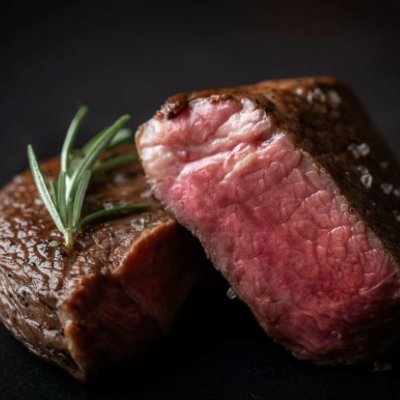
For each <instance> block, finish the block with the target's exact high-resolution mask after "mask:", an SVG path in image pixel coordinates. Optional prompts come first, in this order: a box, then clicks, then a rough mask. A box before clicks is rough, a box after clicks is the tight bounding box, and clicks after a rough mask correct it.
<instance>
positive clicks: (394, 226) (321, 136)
mask: <svg viewBox="0 0 400 400" xmlns="http://www.w3.org/2000/svg"><path fill="white" fill-rule="evenodd" d="M205 97H206V98H209V99H211V100H212V101H217V102H218V101H227V100H231V101H238V102H240V101H241V100H242V99H244V98H247V99H250V100H252V101H254V102H255V103H256V104H257V105H258V106H259V107H260V108H263V109H264V110H265V113H266V115H267V116H268V117H269V118H271V120H272V122H273V123H274V125H275V126H277V127H279V128H281V129H283V130H286V131H289V132H292V133H293V134H294V136H295V140H296V142H297V145H298V146H299V147H300V148H302V149H303V150H304V151H306V152H308V153H309V154H311V155H312V157H313V158H314V160H316V162H318V163H319V164H320V165H321V166H322V167H323V168H325V169H326V170H327V171H328V173H329V174H330V175H331V176H332V177H333V179H334V181H335V182H336V184H337V186H338V187H339V189H340V191H341V192H342V194H343V195H344V196H345V197H346V198H347V199H348V201H349V203H350V205H351V207H352V208H353V209H354V210H355V211H356V212H358V213H359V214H360V216H361V217H362V218H363V219H364V220H365V221H366V222H367V224H368V225H369V226H370V227H371V228H372V229H373V231H374V232H376V234H377V235H378V236H379V237H380V238H381V239H382V241H383V243H384V245H385V246H386V248H387V249H388V250H389V251H390V253H391V254H393V255H394V256H395V258H396V260H397V261H398V262H400V248H399V246H398V245H397V242H398V238H399V237H400V222H398V221H397V220H396V216H397V217H398V218H399V216H400V198H399V197H398V196H396V195H395V194H394V193H393V192H392V193H390V194H386V193H385V192H384V191H383V190H382V185H384V184H385V183H390V184H392V185H393V187H394V188H400V169H399V164H398V161H397V160H396V158H395V157H394V155H393V153H392V152H391V150H390V149H389V148H388V146H387V145H386V143H385V142H384V140H383V138H382V137H381V136H380V135H379V134H378V133H377V131H376V129H375V127H374V125H373V123H372V122H371V120H370V119H369V117H368V115H367V114H366V112H365V111H364V109H363V107H362V105H361V104H360V103H359V101H358V100H357V98H356V97H355V95H354V94H353V92H352V91H351V90H350V89H349V88H348V87H347V86H346V84H344V83H343V82H342V81H340V80H338V79H336V78H333V77H305V78H296V79H284V80H276V81H263V82H260V83H257V84H254V85H245V86H239V87H236V88H225V89H211V90H203V91H200V92H194V93H189V94H180V95H178V96H173V97H171V98H170V99H168V100H167V101H166V102H165V103H164V105H163V106H162V107H161V109H160V111H159V112H157V113H156V115H155V118H174V117H176V116H177V115H178V114H179V112H180V111H182V110H184V109H185V107H186V106H187V105H188V104H189V103H190V102H192V101H195V100H197V99H200V98H205ZM362 143H366V144H367V145H368V146H369V148H370V153H369V154H368V155H366V156H365V157H359V158H355V157H354V156H353V155H352V152H351V151H350V150H349V146H353V145H360V144H362ZM382 163H383V164H382ZM384 164H387V167H386V168H382V167H381V165H384ZM363 168H364V171H365V168H367V169H368V170H369V173H370V175H371V176H372V177H373V182H372V185H371V187H370V188H369V189H368V188H366V187H365V185H364V184H363V183H362V181H361V175H362V170H363Z"/></svg>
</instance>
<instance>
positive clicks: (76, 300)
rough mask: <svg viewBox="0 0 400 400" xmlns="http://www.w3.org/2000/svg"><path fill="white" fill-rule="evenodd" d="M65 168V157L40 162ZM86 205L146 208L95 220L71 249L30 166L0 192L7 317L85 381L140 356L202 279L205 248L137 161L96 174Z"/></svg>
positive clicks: (29, 341)
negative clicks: (168, 209) (153, 191)
mask: <svg viewBox="0 0 400 400" xmlns="http://www.w3.org/2000/svg"><path fill="white" fill-rule="evenodd" d="M42 167H43V170H44V172H45V174H46V175H47V176H48V177H51V176H55V175H57V174H58V168H59V162H58V159H53V160H50V161H48V162H45V163H43V165H42ZM89 190H90V192H89V195H88V197H87V202H86V212H88V211H90V210H98V209H101V208H104V207H107V206H109V205H118V204H124V203H146V204H149V205H151V206H152V208H151V209H150V210H149V211H146V212H143V213H139V214H130V215H126V216H123V217H122V216H121V217H118V218H114V219H113V220H108V221H103V222H101V223H97V224H93V225H91V226H88V227H87V228H86V229H84V231H83V232H82V233H81V234H80V235H79V236H78V238H77V242H76V246H75V249H74V251H73V252H72V253H71V254H67V253H66V252H65V250H64V247H63V238H62V236H61V234H60V233H59V232H58V231H57V230H56V229H55V226H54V224H53V223H52V221H51V219H50V217H49V215H48V213H47V211H46V210H45V208H44V206H43V204H42V203H41V201H40V200H39V199H38V194H37V190H36V187H35V185H34V183H33V181H32V175H31V173H30V172H26V173H24V174H22V175H20V176H17V177H16V178H15V179H14V180H13V181H12V182H11V183H10V184H9V185H8V186H7V187H6V188H5V189H4V190H3V191H2V192H1V193H0V316H1V320H2V322H3V323H4V325H5V326H6V327H7V328H8V329H9V330H10V331H11V332H12V333H13V334H14V336H15V337H17V338H18V339H19V340H21V341H22V342H23V343H24V344H25V345H26V346H27V347H28V348H29V349H30V350H31V351H33V352H34V353H35V354H37V355H39V356H40V357H42V358H44V359H46V360H49V361H52V362H54V363H56V364H58V365H60V366H61V367H63V368H65V369H67V370H68V371H69V372H70V373H71V374H73V375H74V376H75V377H76V378H78V379H81V380H82V379H85V378H86V377H87V376H89V375H91V374H94V373H96V372H98V371H99V370H101V369H103V368H107V367H110V366H113V365H115V364H117V363H119V362H122V361H124V360H127V359H129V358H131V357H134V356H136V355H139V354H140V353H142V352H143V351H144V350H145V349H146V347H147V346H148V345H149V344H150V343H151V342H152V341H153V340H154V339H155V338H156V337H157V336H159V335H160V334H162V333H165V332H166V331H167V330H168V328H169V326H170V323H171V322H172V320H173V318H174V316H175V315H176V313H177V311H178V309H179V308H180V306H181V305H182V303H183V301H184V299H185V297H186V296H187V294H188V292H189V291H190V289H191V287H192V286H193V284H194V283H195V281H196V279H197V277H198V275H199V268H200V264H201V263H202V262H204V256H203V250H202V249H201V247H200V245H198V244H197V241H196V240H194V239H193V238H192V237H191V235H190V233H189V232H187V231H186V230H185V229H184V228H182V227H181V226H180V225H178V224H177V222H176V221H175V220H173V219H172V218H171V217H170V216H168V215H167V214H166V213H165V212H164V211H163V210H162V209H161V208H160V206H159V204H158V203H157V202H156V201H155V200H153V199H152V197H151V196H150V191H149V188H148V187H147V185H146V182H145V179H144V176H143V171H142V169H141V167H140V165H139V163H136V164H133V165H131V166H129V167H124V168H122V169H119V170H117V171H114V172H112V173H108V174H103V175H102V176H98V177H97V179H95V182H94V184H93V185H92V187H91V188H90V189H89Z"/></svg>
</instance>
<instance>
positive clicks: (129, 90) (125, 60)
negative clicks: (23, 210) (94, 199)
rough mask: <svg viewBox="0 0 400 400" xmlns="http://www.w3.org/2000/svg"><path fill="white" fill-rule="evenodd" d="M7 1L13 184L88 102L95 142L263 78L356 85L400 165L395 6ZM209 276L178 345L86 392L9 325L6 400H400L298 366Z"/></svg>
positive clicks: (1, 369)
mask: <svg viewBox="0 0 400 400" xmlns="http://www.w3.org/2000/svg"><path fill="white" fill-rule="evenodd" d="M55 3H56V2H53V4H51V5H50V6H47V5H45V4H44V3H43V2H42V1H38V2H31V3H27V4H24V2H21V1H17V2H12V1H11V2H10V1H8V2H6V5H5V6H3V7H4V8H3V10H2V13H1V15H0V26H1V28H0V32H1V37H0V46H1V47H0V48H1V53H0V54H1V55H0V57H1V61H0V94H1V95H0V121H1V133H0V157H1V159H2V169H1V174H0V180H1V184H5V183H6V182H7V181H9V180H10V178H11V176H12V175H14V174H16V173H19V172H20V171H21V170H22V169H24V168H25V167H26V156H25V147H26V144H27V143H28V142H31V143H33V144H34V145H35V147H36V149H37V151H38V153H39V154H40V157H42V158H44V157H47V156H50V155H53V154H55V153H57V152H58V150H59V147H60V145H61V142H62V138H63V135H64V132H65V127H66V125H67V124H68V121H69V119H70V117H71V116H72V114H73V113H74V111H75V108H76V106H77V105H78V104H80V103H86V104H88V105H89V106H90V107H91V110H92V114H91V115H90V116H89V119H88V121H87V123H86V125H85V131H86V135H85V134H84V135H83V136H86V137H87V136H88V135H89V134H92V133H93V132H94V131H95V130H96V129H98V128H100V127H102V126H103V125H104V124H106V123H108V122H110V121H111V120H112V119H113V118H115V117H117V116H118V115H119V114H122V113H123V112H130V113H131V114H132V117H133V123H132V126H135V125H137V124H138V123H140V122H142V121H144V120H145V119H147V118H148V117H150V116H151V115H152V113H153V112H154V111H155V110H156V109H157V108H158V106H159V104H160V103H161V102H162V101H163V100H164V99H165V98H166V97H167V96H169V95H171V94H173V93H176V92H179V91H191V90H197V89H202V88H207V87H219V86H233V85H238V84H244V83H251V82H257V81H259V80H263V79H271V78H281V77H290V76H301V75H314V74H330V75H336V76H339V77H341V78H343V79H345V80H346V81H348V82H349V83H350V84H351V86H352V87H353V88H354V89H355V91H356V92H357V94H358V95H359V96H360V97H361V99H362V100H363V102H364V104H365V105H366V107H367V109H368V111H369V112H370V113H371V115H372V118H373V119H374V121H375V122H376V124H377V125H378V127H379V128H380V131H381V132H382V133H383V134H384V135H385V137H386V139H387V141H388V142H389V144H390V145H391V146H392V147H393V148H394V150H395V151H396V152H397V154H400V135H397V133H398V131H399V130H400V112H399V109H400V100H399V99H400V96H399V94H398V93H399V89H400V74H399V71H400V51H399V50H400V48H399V47H400V45H399V40H400V8H399V6H398V5H396V4H395V2H393V4H390V3H389V2H379V6H378V5H377V4H376V3H375V4H374V6H373V7H370V8H369V7H368V6H367V5H366V3H365V2H361V1H360V2H353V3H349V2H345V1H338V2H335V3H333V2H328V1H322V2H321V1H320V2H316V1H315V2H310V1H306V2H304V1H302V2H293V3H295V4H297V5H295V4H290V3H289V2H286V1H285V2H279V1H278V2H271V1H259V2H256V1H247V2H235V1H230V2H227V1H221V2H216V1H211V0H210V1H201V2H200V1H198V2H181V3H171V2H161V1H159V2H157V1H150V0H149V1H146V2H141V3H140V4H139V5H133V4H134V3H136V2H133V1H132V2H122V1H118V0H114V1H110V2H107V3H105V4H104V5H100V4H99V2H80V3H77V2H66V1H63V2H58V3H57V4H55ZM225 291H226V285H225V283H224V282H223V281H222V280H221V279H220V278H219V276H218V275H217V273H215V272H213V271H209V274H208V276H206V277H205V279H204V280H203V282H202V284H201V285H200V286H199V287H198V289H197V290H196V291H195V293H194V294H193V296H192V297H191V300H190V301H189V303H188V304H187V305H186V307H185V310H184V311H183V313H182V315H181V318H180V320H179V321H178V323H177V324H176V325H175V326H174V329H173V331H172V333H171V335H170V336H169V337H168V338H167V339H166V340H165V341H163V342H162V343H160V344H159V345H158V346H157V347H156V348H154V350H153V351H152V353H151V354H150V355H149V356H148V357H147V359H146V360H145V361H144V363H143V364H141V365H140V366H138V367H135V366H134V365H132V366H130V367H129V368H127V369H125V370H124V372H120V373H116V374H114V376H112V377H107V379H103V380H100V381H98V382H97V383H94V384H92V385H89V386H88V387H83V386H81V385H80V384H78V383H75V382H74V381H72V379H71V378H69V377H68V376H67V375H66V374H65V373H64V372H62V371H60V370H58V369H56V368H55V367H52V366H50V365H47V364H45V363H43V362H41V361H39V360H37V359H36V358H35V357H34V356H32V355H30V354H29V353H28V352H27V351H26V350H25V349H24V348H23V347H22V346H21V345H20V344H19V343H17V342H16V341H15V340H14V339H13V338H12V337H11V336H10V335H9V334H8V333H7V332H6V331H5V330H4V329H3V328H1V329H0V346H1V347H0V349H1V351H0V398H1V399H3V398H4V399H22V398H25V399H41V400H44V399H74V400H80V399H111V398H112V399H118V398H121V399H210V400H214V399H243V400H247V399H248V400H256V399H260V400H261V399H267V398H268V399H286V398H287V399H292V398H293V399H297V398H302V399H347V398H349V399H350V398H351V399H354V398H359V397H362V398H363V399H398V398H400V383H399V382H400V379H399V378H400V349H394V350H393V351H392V352H391V353H390V354H389V355H388V357H387V358H388V359H389V360H390V361H391V362H392V364H393V369H392V370H391V371H389V372H374V373H371V370H372V365H365V366H359V367H351V368H344V367H341V368H336V369H334V368H318V367H315V366H313V365H311V364H308V363H304V362H299V361H296V360H294V359H293V358H292V357H291V356H290V355H288V354H287V353H286V352H285V351H284V350H282V349H281V348H280V347H278V346H276V345H274V344H273V343H272V342H271V341H270V340H269V339H268V338H266V337H265V335H264V334H263V333H262V331H261V329H260V328H258V326H257V324H256V323H255V322H254V320H253V318H252V317H251V315H250V313H249V312H247V310H246V308H245V306H243V305H241V304H240V303H239V302H238V301H236V300H233V301H230V300H228V299H227V298H226V296H225Z"/></svg>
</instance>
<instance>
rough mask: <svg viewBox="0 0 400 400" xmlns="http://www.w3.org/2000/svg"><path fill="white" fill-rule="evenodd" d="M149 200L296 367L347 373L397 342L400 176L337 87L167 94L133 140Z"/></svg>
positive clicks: (305, 81) (355, 105) (283, 83)
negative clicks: (345, 367)
mask: <svg viewBox="0 0 400 400" xmlns="http://www.w3.org/2000/svg"><path fill="white" fill-rule="evenodd" d="M136 141H137V146H138V149H139V153H140V156H141V160H142V163H143V166H144V169H145V172H146V174H147V176H148V179H149V182H150V184H151V186H152V188H153V190H154V193H155V195H156V197H157V198H158V199H159V200H160V201H161V202H162V204H163V205H164V206H165V207H166V209H167V210H169V211H170V212H171V213H172V214H173V215H174V216H175V217H176V218H177V220H178V221H179V222H180V223H182V224H183V225H184V226H185V227H187V228H188V229H189V230H190V231H191V232H192V233H193V234H194V235H195V236H197V237H198V238H199V239H200V242H201V243H202V245H203V247H204V249H205V250H206V252H207V254H208V256H209V258H210V259H211V260H212V262H213V263H214V265H215V267H216V268H217V269H218V270H219V271H220V272H221V273H222V275H223V276H224V277H225V278H226V279H227V280H228V281H229V283H230V285H231V287H232V290H234V292H236V294H237V295H238V297H239V298H240V299H241V300H243V301H244V302H245V303H246V304H247V305H248V306H249V307H250V309H251V310H252V312H253V313H254V315H255V317H256V318H257V320H258V321H259V323H260V324H261V326H262V327H263V328H264V329H265V331H266V332H267V333H268V334H269V335H270V336H271V337H272V338H273V339H274V340H275V341H277V342H279V343H281V344H283V345H284V346H285V347H286V348H287V349H288V350H289V351H291V352H292V353H293V354H294V355H295V356H297V357H298V358H301V359H309V360H313V361H314V362H316V363H318V364H332V365H334V364H338V363H344V364H349V363H354V362H357V361H360V360H365V359H368V358H370V357H374V356H376V355H377V354H379V353H381V352H382V351H384V350H385V349H386V348H387V347H388V346H389V345H390V344H391V343H393V342H394V341H395V340H396V339H397V338H398V337H399V335H400V279H399V260H400V258H399V256H400V246H398V242H399V239H400V170H399V166H398V163H397V161H396V159H395V158H394V156H393V155H392V154H391V152H390V151H389V149H388V147H387V146H386V145H385V143H384V141H383V140H382V138H381V137H380V136H379V135H378V133H377V132H376V130H375V128H374V127H373V125H372V123H371V121H370V120H369V119H368V117H367V116H366V114H365V112H364V111H363V109H362V107H361V106H360V104H359V102H358V101H357V99H356V98H355V96H354V95H353V93H352V92H351V90H350V89H349V88H348V87H346V85H345V84H343V83H341V82H340V81H338V80H336V79H334V78H329V77H320V78H300V79H292V80H280V81H265V82H261V83H258V84H255V85H249V86H242V87H238V88H231V89H219V90H207V91H202V92H196V93H191V94H180V95H176V96H174V97H172V98H170V99H168V100H167V101H166V103H165V104H164V105H163V106H162V107H161V109H160V110H159V111H158V112H157V113H156V114H155V116H154V117H153V118H152V119H151V120H150V121H148V122H147V123H145V124H144V125H142V126H141V127H140V128H139V131H138V134H137V139H136Z"/></svg>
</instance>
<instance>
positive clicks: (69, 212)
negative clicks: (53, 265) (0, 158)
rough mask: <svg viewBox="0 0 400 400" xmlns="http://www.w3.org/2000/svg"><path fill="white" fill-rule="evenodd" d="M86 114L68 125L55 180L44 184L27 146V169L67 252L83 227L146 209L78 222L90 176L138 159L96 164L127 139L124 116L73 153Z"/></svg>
mask: <svg viewBox="0 0 400 400" xmlns="http://www.w3.org/2000/svg"><path fill="white" fill-rule="evenodd" d="M87 112H88V109H87V107H85V106H83V107H81V108H79V110H78V112H77V113H76V115H75V117H74V118H73V120H72V121H71V124H70V126H69V128H68V131H67V135H66V137H65V140H64V144H63V147H62V151H61V166H60V174H59V176H58V179H57V180H52V181H50V182H49V183H46V180H45V178H44V176H43V173H42V171H41V169H40V166H39V162H38V160H37V157H36V154H35V152H34V150H33V147H32V146H31V145H29V146H28V160H29V165H30V168H31V171H32V175H33V179H34V182H35V184H36V187H37V190H38V192H39V195H40V197H41V199H42V201H43V203H44V205H45V207H46V208H47V211H48V212H49V214H50V216H51V218H52V219H53V221H54V223H55V225H56V227H57V229H58V230H59V231H60V232H61V233H62V234H63V236H64V241H65V246H66V247H67V248H68V249H70V250H71V249H72V248H73V246H74V241H75V238H76V235H77V233H78V232H79V231H80V230H81V229H82V228H83V226H85V225H86V224H88V223H90V222H93V221H94V220H96V219H99V218H105V217H109V216H112V215H116V214H119V213H124V212H139V211H144V210H146V209H148V208H149V206H147V205H145V204H126V205H122V206H116V207H112V208H107V209H104V210H99V211H96V212H94V213H92V214H89V215H86V216H85V217H84V218H81V214H82V207H83V204H84V200H85V196H86V192H87V189H88V186H89V182H90V179H91V177H92V176H93V174H96V173H98V172H104V171H108V170H110V169H112V168H116V167H119V166H121V165H124V164H127V163H129V162H131V161H133V160H135V159H137V155H136V154H135V153H131V154H126V155H121V156H116V157H114V158H111V159H108V160H106V161H99V156H100V155H101V154H102V153H103V152H104V150H106V149H109V148H111V147H114V146H118V145H120V144H122V143H124V142H126V141H127V140H128V139H129V137H130V135H131V132H130V131H129V130H128V129H123V127H124V126H125V124H126V123H127V122H128V121H129V118H130V117H129V116H128V115H123V116H122V117H120V118H119V119H117V120H116V121H115V122H114V123H113V124H112V125H110V126H109V127H107V128H105V129H103V130H102V131H100V132H99V133H98V134H97V135H95V136H94V137H93V138H92V139H91V140H90V141H89V142H88V143H86V145H85V146H84V147H83V148H82V149H74V148H73V147H74V143H75V139H76V136H77V134H78V131H79V127H80V125H81V123H82V120H83V119H84V117H85V115H86V114H87Z"/></svg>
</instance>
